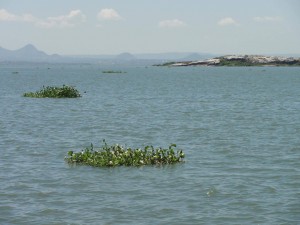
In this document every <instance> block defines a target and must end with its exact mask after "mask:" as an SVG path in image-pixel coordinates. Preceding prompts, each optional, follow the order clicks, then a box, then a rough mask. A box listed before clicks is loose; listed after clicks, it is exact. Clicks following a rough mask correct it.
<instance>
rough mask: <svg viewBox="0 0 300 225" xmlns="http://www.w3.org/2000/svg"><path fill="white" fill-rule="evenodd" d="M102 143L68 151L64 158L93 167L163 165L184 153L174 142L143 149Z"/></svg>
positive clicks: (182, 155) (180, 160)
mask: <svg viewBox="0 0 300 225" xmlns="http://www.w3.org/2000/svg"><path fill="white" fill-rule="evenodd" d="M103 142H104V145H103V146H102V147H101V148H99V149H95V148H94V146H93V144H91V146H90V147H87V148H85V149H84V150H82V151H81V152H78V153H75V152H73V151H69V152H68V156H66V157H65V160H66V161H67V162H68V163H69V164H83V165H89V166H94V167H112V166H143V165H165V164H174V163H178V162H183V158H184V156H185V155H184V153H183V151H182V150H177V149H175V148H176V145H175V144H171V145H170V146H169V148H167V149H163V148H154V147H153V146H146V147H144V148H143V149H140V148H138V149H132V148H129V147H123V146H121V145H118V144H115V145H111V146H109V145H108V144H107V143H106V142H105V141H103Z"/></svg>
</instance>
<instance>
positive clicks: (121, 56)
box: [115, 52, 136, 60]
mask: <svg viewBox="0 0 300 225" xmlns="http://www.w3.org/2000/svg"><path fill="white" fill-rule="evenodd" d="M115 59H117V60H134V59H136V58H135V56H134V55H132V54H130V53H128V52H124V53H121V54H119V55H117V56H116V57H115Z"/></svg>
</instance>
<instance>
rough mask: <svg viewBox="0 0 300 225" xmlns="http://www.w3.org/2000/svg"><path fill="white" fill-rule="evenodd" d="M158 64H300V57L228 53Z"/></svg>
mask: <svg viewBox="0 0 300 225" xmlns="http://www.w3.org/2000/svg"><path fill="white" fill-rule="evenodd" d="M157 66H300V58H293V57H279V56H262V55H226V56H220V57H215V58H212V59H206V60H199V61H184V62H167V63H164V64H161V65H157Z"/></svg>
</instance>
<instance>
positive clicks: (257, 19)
mask: <svg viewBox="0 0 300 225" xmlns="http://www.w3.org/2000/svg"><path fill="white" fill-rule="evenodd" d="M253 20H254V21H255V22H280V21H282V18H281V17H272V16H256V17H254V18H253Z"/></svg>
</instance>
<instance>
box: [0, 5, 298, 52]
mask: <svg viewBox="0 0 300 225" xmlns="http://www.w3.org/2000/svg"><path fill="white" fill-rule="evenodd" d="M299 40H300V1H299V0H51V1H50V0H0V46H1V47H3V48H6V49H10V50H15V49H18V48H21V47H23V46H25V45H27V44H29V43H30V44H33V45H35V46H36V47H37V48H38V49H40V50H43V51H45V52H46V53H48V54H54V53H57V54H62V55H97V54H120V53H123V52H130V53H133V54H138V53H163V52H198V53H212V54H300V44H299Z"/></svg>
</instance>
